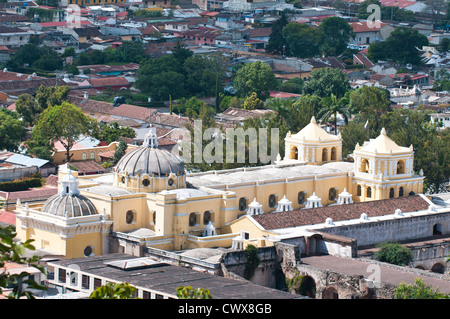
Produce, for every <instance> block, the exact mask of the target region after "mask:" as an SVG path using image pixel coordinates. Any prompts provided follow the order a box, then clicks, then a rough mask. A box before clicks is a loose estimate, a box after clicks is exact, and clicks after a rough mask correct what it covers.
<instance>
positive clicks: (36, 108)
mask: <svg viewBox="0 0 450 319" xmlns="http://www.w3.org/2000/svg"><path fill="white" fill-rule="evenodd" d="M69 91H70V88H69V87H68V86H58V85H55V86H43V85H41V86H40V87H39V89H38V90H37V91H36V96H35V97H33V96H32V95H30V94H27V93H25V94H21V95H19V98H18V100H17V102H16V111H17V113H19V114H20V116H21V117H22V119H23V121H24V122H25V123H26V124H28V125H30V126H33V125H34V124H35V123H36V121H37V119H38V118H39V116H40V115H41V113H42V112H43V111H44V110H45V109H46V108H47V107H49V106H51V105H56V104H61V103H62V102H63V101H67V98H68V95H69Z"/></svg>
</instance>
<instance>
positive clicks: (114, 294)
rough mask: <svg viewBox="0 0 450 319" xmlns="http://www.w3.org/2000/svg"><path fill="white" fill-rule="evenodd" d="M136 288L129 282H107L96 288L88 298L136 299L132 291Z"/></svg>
mask: <svg viewBox="0 0 450 319" xmlns="http://www.w3.org/2000/svg"><path fill="white" fill-rule="evenodd" d="M135 291H136V288H135V287H133V286H131V285H130V284H129V283H127V282H125V283H113V282H108V283H106V284H105V285H103V286H101V287H98V288H96V289H95V290H94V291H93V292H92V293H91V294H90V296H89V299H136V298H135V297H134V295H133V294H134V293H135Z"/></svg>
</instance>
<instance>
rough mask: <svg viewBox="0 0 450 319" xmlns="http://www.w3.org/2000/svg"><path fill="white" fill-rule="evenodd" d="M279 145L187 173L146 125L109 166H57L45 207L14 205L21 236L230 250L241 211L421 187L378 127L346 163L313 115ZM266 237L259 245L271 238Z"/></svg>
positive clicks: (88, 250)
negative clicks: (251, 163)
mask: <svg viewBox="0 0 450 319" xmlns="http://www.w3.org/2000/svg"><path fill="white" fill-rule="evenodd" d="M285 143H286V147H285V149H286V153H285V156H284V158H281V156H279V157H278V160H277V161H276V162H275V163H273V164H270V165H265V166H260V167H251V168H237V169H230V170H222V171H209V172H201V173H187V172H186V171H185V169H184V166H183V163H182V161H181V160H180V159H179V158H178V157H177V156H175V155H174V154H172V153H170V152H169V151H167V150H164V149H160V148H158V137H157V136H156V130H155V128H154V127H150V129H149V133H148V134H147V136H146V137H145V141H144V144H143V145H142V146H140V147H137V148H135V149H133V150H132V151H130V152H128V153H127V154H126V155H124V157H123V158H122V159H121V160H120V161H119V162H118V163H117V165H116V166H115V168H114V171H113V172H112V173H108V174H101V175H90V176H78V177H77V176H76V175H77V174H76V172H71V171H70V170H69V171H66V172H60V173H59V174H60V188H59V193H58V194H56V195H54V196H52V197H50V198H49V199H48V200H47V201H46V202H45V203H43V204H36V205H29V206H28V205H22V204H21V203H17V209H16V210H15V213H16V217H17V218H16V220H17V224H16V229H17V233H18V237H19V238H20V239H21V240H22V241H25V240H28V239H34V240H35V241H34V244H35V247H36V248H38V249H41V250H45V251H48V252H49V253H51V254H57V255H62V256H65V257H66V258H76V257H82V256H91V255H101V254H107V253H113V252H125V253H129V254H133V255H138V256H140V255H141V254H142V249H143V247H153V248H158V249H163V250H183V249H191V248H208V247H232V246H233V241H234V240H236V238H242V235H243V234H245V232H246V229H245V228H246V227H247V226H246V223H245V222H236V221H238V220H240V221H242V220H243V218H242V217H244V216H251V215H259V214H271V213H273V212H289V211H295V210H299V209H303V208H314V207H323V206H327V205H339V204H345V203H351V202H363V201H370V200H378V199H388V198H392V197H402V196H408V195H410V194H413V193H414V194H418V193H422V192H423V179H424V177H423V176H421V175H415V174H414V172H413V161H414V151H413V149H412V147H401V146H398V145H397V144H396V143H394V142H393V141H392V140H391V139H390V138H389V137H388V136H387V133H386V131H385V130H384V129H383V130H382V131H381V134H380V136H378V137H377V138H376V139H372V140H370V141H368V142H366V143H364V145H362V146H359V145H356V149H355V151H354V154H353V159H354V161H353V162H348V161H342V159H341V148H342V139H341V136H340V135H337V136H335V135H331V134H328V133H327V132H326V131H325V130H323V129H322V128H321V127H320V126H319V125H318V124H317V123H316V121H315V119H314V118H312V120H311V123H310V124H308V125H307V126H306V127H305V128H304V129H303V130H301V131H300V132H298V133H297V134H291V133H288V134H287V136H286V138H285ZM264 238H266V237H264V236H263V237H262V238H260V239H258V240H257V242H256V244H257V245H259V246H265V245H270V241H268V240H265V239H264ZM244 239H245V238H244Z"/></svg>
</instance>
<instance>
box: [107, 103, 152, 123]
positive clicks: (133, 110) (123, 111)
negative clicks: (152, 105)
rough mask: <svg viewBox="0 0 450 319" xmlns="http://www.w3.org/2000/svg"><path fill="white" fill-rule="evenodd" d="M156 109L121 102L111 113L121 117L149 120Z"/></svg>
mask: <svg viewBox="0 0 450 319" xmlns="http://www.w3.org/2000/svg"><path fill="white" fill-rule="evenodd" d="M155 111H156V109H149V108H147V107H143V106H137V105H131V104H120V105H119V106H116V107H114V108H113V109H112V110H111V112H110V114H111V115H115V116H121V117H128V118H132V119H137V120H142V121H148V117H149V115H150V114H153V113H154V112H155Z"/></svg>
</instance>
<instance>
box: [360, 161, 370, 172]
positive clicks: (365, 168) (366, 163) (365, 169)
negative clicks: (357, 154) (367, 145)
mask: <svg viewBox="0 0 450 319" xmlns="http://www.w3.org/2000/svg"><path fill="white" fill-rule="evenodd" d="M359 171H360V172H361V173H368V172H369V161H368V160H367V159H365V158H363V159H362V160H361V166H360V169H359Z"/></svg>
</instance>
